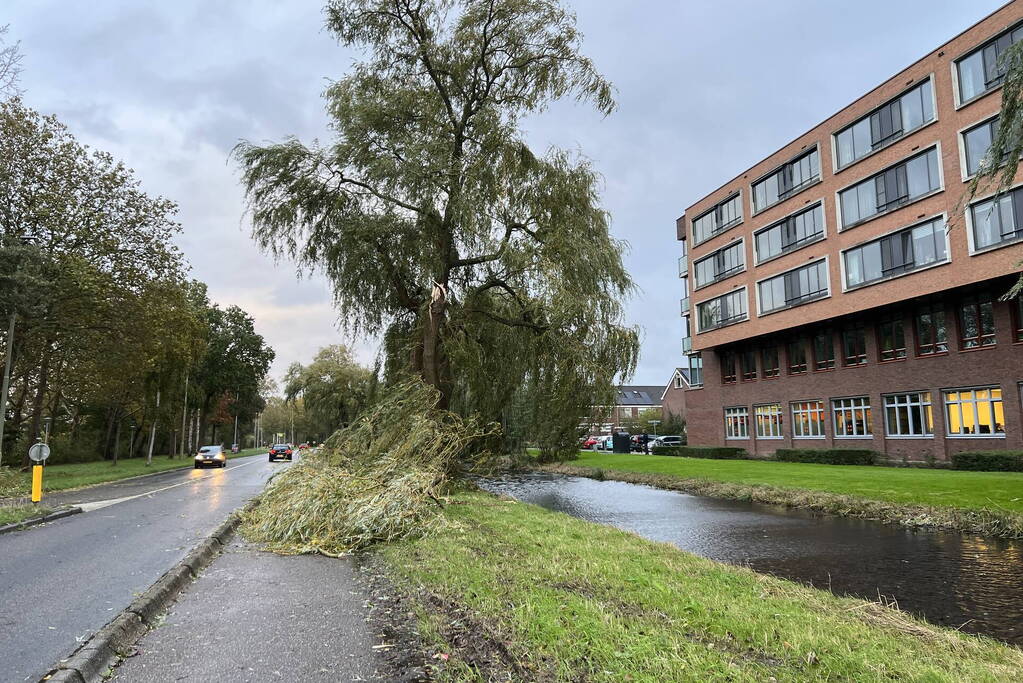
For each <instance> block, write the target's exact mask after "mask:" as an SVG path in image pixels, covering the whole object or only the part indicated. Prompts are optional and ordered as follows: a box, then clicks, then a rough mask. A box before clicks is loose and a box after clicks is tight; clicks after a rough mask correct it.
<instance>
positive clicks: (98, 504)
mask: <svg viewBox="0 0 1023 683" xmlns="http://www.w3.org/2000/svg"><path fill="white" fill-rule="evenodd" d="M260 462H262V460H253V461H252V462H246V463H242V464H241V465H234V466H231V467H225V468H224V469H226V470H228V471H230V470H236V469H239V468H241V467H248V466H249V465H255V464H256V463H260ZM209 478H210V477H202V478H200V479H189V480H187V481H182V482H179V483H177V484H171V485H170V486H164V487H163V488H159V489H153V490H152V491H145V492H144V493H137V494H135V495H134V496H126V497H125V498H111V499H110V500H97V501H95V502H93V503H79V504H78V505H77V507H80V508H82V512H92V511H93V510H99V509H101V508H105V507H108V506H110V505H116V504H117V503H123V502H125V501H128V500H135V499H136V498H141V497H142V496H151V495H153V494H154V493H160V492H161V491H166V490H168V489H176V488H177V487H179V486H185V485H187V484H195V483H196V482H200V481H206V480H208V479H209Z"/></svg>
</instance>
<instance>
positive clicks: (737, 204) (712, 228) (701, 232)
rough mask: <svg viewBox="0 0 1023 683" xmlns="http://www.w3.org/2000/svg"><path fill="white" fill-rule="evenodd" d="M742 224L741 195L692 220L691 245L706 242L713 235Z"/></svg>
mask: <svg viewBox="0 0 1023 683" xmlns="http://www.w3.org/2000/svg"><path fill="white" fill-rule="evenodd" d="M741 222H742V195H741V194H735V195H733V196H731V197H729V198H728V199H726V200H724V201H723V202H721V203H720V204H717V205H716V206H715V207H714V208H713V209H711V210H710V211H707V212H706V213H703V214H700V215H699V216H697V217H696V218H694V219H693V243H694V244H699V243H700V242H706V241H707V240H709V239H710V238H711V237H713V236H714V235H717V234H718V233H720V232H724V231H725V230H727V229H728V228H731V227H733V226H736V225H738V224H739V223H741Z"/></svg>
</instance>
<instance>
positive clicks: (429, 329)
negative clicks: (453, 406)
mask: <svg viewBox="0 0 1023 683" xmlns="http://www.w3.org/2000/svg"><path fill="white" fill-rule="evenodd" d="M446 314H447V288H446V287H444V285H442V284H440V283H437V282H435V283H434V284H433V294H432V295H431V297H430V305H429V307H428V309H427V316H426V321H425V324H424V325H423V370H422V377H423V381H424V382H426V383H427V384H429V385H430V386H432V387H434V388H435V389H437V390H438V391H439V392H440V400H439V401H438V403H437V407H438V408H441V409H447V407H448V400H449V396H448V389H447V387H446V386H445V383H444V382H443V381H442V378H443V370H442V368H443V366H444V359H443V357H442V354H443V351H442V349H441V343H440V336H441V330H442V329H443V328H444V320H445V317H446Z"/></svg>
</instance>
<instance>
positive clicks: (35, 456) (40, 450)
mask: <svg viewBox="0 0 1023 683" xmlns="http://www.w3.org/2000/svg"><path fill="white" fill-rule="evenodd" d="M28 457H29V458H31V459H32V461H33V462H43V461H44V460H46V459H47V458H48V457H50V447H49V446H47V445H46V444H44V443H37V444H33V445H32V447H31V448H29V449H28Z"/></svg>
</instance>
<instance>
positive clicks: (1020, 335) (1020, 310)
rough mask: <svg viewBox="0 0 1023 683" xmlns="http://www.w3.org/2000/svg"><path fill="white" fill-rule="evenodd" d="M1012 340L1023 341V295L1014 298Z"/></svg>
mask: <svg viewBox="0 0 1023 683" xmlns="http://www.w3.org/2000/svg"><path fill="white" fill-rule="evenodd" d="M1011 305H1012V340H1013V341H1014V342H1023V295H1020V296H1018V297H1016V298H1015V299H1013V300H1012V304H1011Z"/></svg>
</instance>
